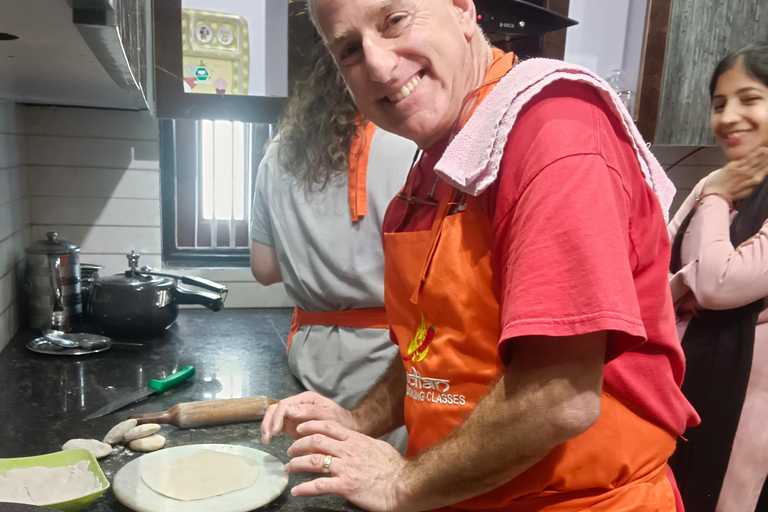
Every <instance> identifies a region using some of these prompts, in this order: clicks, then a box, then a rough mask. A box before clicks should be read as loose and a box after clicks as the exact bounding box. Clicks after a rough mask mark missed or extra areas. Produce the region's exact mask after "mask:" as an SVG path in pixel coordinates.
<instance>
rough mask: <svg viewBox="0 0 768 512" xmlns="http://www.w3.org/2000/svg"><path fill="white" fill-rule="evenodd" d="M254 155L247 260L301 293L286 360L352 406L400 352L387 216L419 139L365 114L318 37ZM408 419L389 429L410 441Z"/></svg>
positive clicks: (262, 277)
mask: <svg viewBox="0 0 768 512" xmlns="http://www.w3.org/2000/svg"><path fill="white" fill-rule="evenodd" d="M277 133H278V135H277V137H275V138H274V139H273V140H272V141H271V142H270V143H269V144H268V147H267V149H266V154H265V156H264V158H263V160H262V162H261V165H260V166H259V171H258V174H257V177H256V186H255V192H254V199H253V210H252V211H253V216H252V221H251V238H252V246H251V269H252V272H253V275H254V277H256V279H257V280H258V281H259V282H260V283H261V284H264V285H269V284H273V283H276V282H280V281H282V282H283V284H284V285H285V290H286V292H287V294H288V296H289V297H290V298H291V299H292V300H293V301H294V303H295V304H296V308H295V310H294V318H293V325H292V327H291V332H290V335H289V338H288V342H287V345H288V347H287V350H288V362H289V365H290V367H291V370H292V372H293V373H294V375H295V376H296V377H297V378H298V379H299V380H300V381H301V383H302V384H303V385H304V387H306V388H307V389H308V390H311V391H315V392H317V393H320V394H321V395H323V396H325V397H327V398H330V399H332V400H334V401H335V402H337V403H339V404H342V405H344V406H347V407H348V406H351V405H354V403H355V402H356V401H357V400H358V399H359V398H360V396H362V394H363V393H364V392H365V391H366V390H367V389H368V388H369V387H370V386H372V385H373V384H374V383H375V382H376V379H377V378H378V377H379V376H380V375H381V374H382V373H383V372H384V370H385V368H386V366H387V364H388V363H389V361H391V360H392V358H393V357H394V356H395V354H396V353H397V346H396V345H395V344H393V343H392V341H390V339H389V331H388V328H389V323H388V322H387V317H386V313H385V311H384V308H383V305H384V254H383V249H382V241H381V240H382V239H381V237H382V232H381V226H382V219H383V217H384V211H385V209H386V207H387V204H388V203H389V201H390V200H391V199H392V197H394V196H395V194H396V193H397V191H398V190H399V189H400V187H401V186H402V185H403V183H404V181H405V176H406V172H407V170H408V165H409V164H410V162H411V160H412V159H413V156H414V153H415V151H416V146H415V144H413V143H412V142H410V141H407V140H406V139H403V138H401V137H398V136H396V135H392V134H390V133H387V132H385V131H383V130H381V129H379V128H377V127H376V126H374V125H373V124H372V123H370V122H368V121H366V120H364V119H363V118H362V117H361V116H360V115H359V114H358V112H357V109H356V108H355V105H354V103H353V102H352V100H351V98H350V97H349V93H348V92H347V89H346V86H345V85H344V82H343V80H342V79H341V77H340V76H339V74H338V71H337V70H336V67H335V65H334V63H333V58H332V57H331V56H330V55H329V54H328V53H327V52H326V51H325V48H324V47H323V46H322V44H318V48H317V50H316V56H315V64H314V66H313V67H312V69H311V72H310V73H309V76H308V77H307V78H306V79H305V80H304V81H301V82H299V83H297V84H296V85H295V86H294V88H293V90H292V93H291V95H290V97H289V98H288V102H287V106H286V110H285V114H284V116H283V118H282V119H281V121H280V123H279V126H278V131H277ZM406 438H407V435H406V433H405V430H404V429H400V430H399V431H396V432H394V433H392V434H391V435H390V436H389V437H387V438H386V440H387V441H389V442H390V443H391V444H392V445H393V446H394V447H395V448H398V449H400V450H401V451H402V450H404V448H405V442H406Z"/></svg>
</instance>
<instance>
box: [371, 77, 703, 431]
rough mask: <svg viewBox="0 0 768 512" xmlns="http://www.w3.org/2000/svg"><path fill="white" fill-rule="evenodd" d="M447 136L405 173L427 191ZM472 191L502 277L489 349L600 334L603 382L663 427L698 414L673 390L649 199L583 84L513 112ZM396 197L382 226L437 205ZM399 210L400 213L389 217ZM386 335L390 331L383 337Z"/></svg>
mask: <svg viewBox="0 0 768 512" xmlns="http://www.w3.org/2000/svg"><path fill="white" fill-rule="evenodd" d="M444 149H445V142H442V143H439V144H436V145H435V146H433V147H432V148H430V149H429V150H428V151H426V152H425V154H424V155H423V157H422V159H421V160H420V162H419V163H418V164H417V165H416V167H415V168H414V170H413V173H412V174H413V176H411V179H412V180H413V183H414V184H415V186H414V194H413V195H415V196H419V197H426V196H427V194H428V193H429V192H430V190H431V189H432V187H433V185H434V183H435V179H436V178H437V175H436V174H435V173H434V171H433V168H434V165H435V163H436V162H437V161H438V160H439V158H440V156H441V155H442V153H443V151H444ZM481 199H482V201H483V204H484V205H485V207H486V211H487V213H488V215H489V218H490V219H491V220H492V224H493V245H492V261H493V270H494V274H495V275H496V276H498V277H499V279H500V281H501V283H500V284H501V286H500V289H501V296H500V302H501V327H502V335H501V339H500V340H499V353H500V354H501V355H502V357H503V355H504V353H505V346H506V344H507V343H508V342H510V340H512V341H511V342H512V343H514V340H513V339H514V338H516V337H519V336H554V337H563V336H574V335H579V334H587V333H591V332H599V331H608V332H609V338H608V339H609V341H608V346H607V353H606V364H605V368H604V382H605V384H606V385H607V387H608V388H610V389H611V391H612V392H613V393H614V394H616V395H618V396H621V397H623V398H625V399H628V400H630V401H632V402H634V403H635V404H637V405H639V406H640V407H641V408H642V409H644V410H645V411H647V412H648V413H649V414H650V415H651V416H652V417H653V418H655V419H656V420H657V421H658V422H660V423H661V424H662V425H664V426H665V427H666V428H667V429H668V430H669V431H670V432H672V433H675V434H682V433H683V432H684V431H685V428H686V426H689V425H694V424H696V423H698V416H697V415H696V413H695V411H694V410H693V408H692V407H691V405H690V404H689V403H688V401H687V400H686V399H685V397H684V396H683V394H682V392H681V391H680V384H681V383H682V380H683V373H684V371H685V359H684V356H683V351H682V348H681V346H680V342H679V340H678V336H677V331H676V329H675V318H674V311H673V308H672V297H671V294H670V291H669V285H668V281H667V269H668V267H669V257H670V247H669V240H668V238H667V231H666V226H665V225H664V220H663V216H662V212H661V207H660V206H659V202H658V200H657V198H656V196H655V195H654V193H653V191H652V190H651V188H650V187H649V186H648V185H647V184H646V182H645V179H644V178H643V175H642V173H641V170H640V166H639V164H638V163H637V159H636V157H635V154H634V150H633V149H632V146H631V143H630V141H629V139H628V137H627V136H626V135H625V134H624V132H623V128H622V127H621V125H620V122H619V121H618V119H617V118H616V116H615V115H613V114H612V113H611V112H610V110H608V107H607V106H606V105H605V103H604V102H603V100H602V99H601V98H600V97H599V96H598V94H597V92H596V91H594V90H593V89H592V88H591V87H590V86H588V85H584V84H576V83H571V82H568V83H565V82H558V83H555V84H552V85H550V86H548V87H546V88H545V89H544V90H543V91H542V92H541V93H540V94H539V95H538V96H536V97H535V98H534V99H533V100H532V101H531V102H530V103H529V104H528V105H527V106H526V107H525V108H524V109H523V110H522V112H521V113H520V115H519V117H518V119H517V121H516V123H515V125H514V127H513V129H512V133H511V134H510V137H509V139H508V142H507V145H506V148H505V153H504V157H503V158H502V161H501V170H500V173H499V177H498V179H497V180H496V182H495V183H494V184H493V185H492V186H491V187H490V188H489V189H488V190H486V191H485V192H484V193H483V194H482V195H481ZM404 208H405V202H403V201H400V200H397V199H395V200H394V201H393V202H392V203H391V204H390V206H389V208H388V210H387V214H386V216H385V218H384V231H385V232H402V231H421V230H427V229H429V228H430V227H431V224H432V221H433V219H434V216H435V212H436V208H435V207H430V206H419V205H413V206H411V207H410V209H409V212H408V215H407V216H405V218H404ZM400 219H403V220H402V222H399V221H400ZM393 337H394V335H393Z"/></svg>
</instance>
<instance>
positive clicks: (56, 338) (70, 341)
mask: <svg viewBox="0 0 768 512" xmlns="http://www.w3.org/2000/svg"><path fill="white" fill-rule="evenodd" d="M43 337H44V338H46V339H47V340H48V341H50V342H51V343H53V344H55V345H58V346H60V347H64V348H82V349H85V350H93V349H95V348H101V347H107V348H111V347H112V346H113V345H117V346H119V347H132V348H143V347H144V345H143V344H142V343H125V342H122V341H112V340H111V339H110V338H107V337H106V336H99V335H98V334H88V333H83V332H75V333H67V332H62V331H52V330H50V329H46V330H45V331H43Z"/></svg>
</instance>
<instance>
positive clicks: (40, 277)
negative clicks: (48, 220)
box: [25, 231, 83, 332]
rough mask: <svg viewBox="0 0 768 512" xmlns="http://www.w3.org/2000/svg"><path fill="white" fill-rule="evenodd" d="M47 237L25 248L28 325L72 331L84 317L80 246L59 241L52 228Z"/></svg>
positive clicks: (35, 328)
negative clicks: (81, 291) (81, 293)
mask: <svg viewBox="0 0 768 512" xmlns="http://www.w3.org/2000/svg"><path fill="white" fill-rule="evenodd" d="M46 237H47V240H41V241H39V242H35V243H33V244H32V245H30V246H29V247H27V248H26V249H25V251H26V253H27V271H26V276H25V289H26V292H27V300H28V305H29V328H30V329H32V330H34V331H43V330H45V329H55V330H59V331H65V332H72V331H74V330H76V329H77V328H78V327H79V326H80V324H81V322H82V317H83V305H82V298H81V296H80V254H79V253H80V248H79V247H77V246H76V245H74V244H72V243H70V242H67V241H66V240H58V238H57V237H58V235H57V234H56V233H54V232H52V231H51V232H48V233H46Z"/></svg>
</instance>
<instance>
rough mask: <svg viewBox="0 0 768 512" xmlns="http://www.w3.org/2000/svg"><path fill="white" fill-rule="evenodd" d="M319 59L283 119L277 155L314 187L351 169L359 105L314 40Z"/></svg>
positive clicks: (295, 90) (293, 95)
mask: <svg viewBox="0 0 768 512" xmlns="http://www.w3.org/2000/svg"><path fill="white" fill-rule="evenodd" d="M313 55H314V58H313V62H314V63H315V64H314V65H313V66H312V68H311V70H310V73H309V76H307V78H306V79H304V80H300V81H297V82H296V83H295V84H294V86H293V90H292V92H291V94H290V96H289V98H288V102H287V104H286V107H285V113H284V115H283V117H282V119H280V123H279V125H278V133H279V135H280V143H279V144H278V150H277V151H278V159H279V160H280V163H281V164H282V166H283V167H284V168H285V169H286V170H287V171H288V172H290V173H291V174H293V175H294V176H295V177H296V179H297V180H298V181H299V182H301V183H303V184H304V185H305V186H307V188H308V189H310V190H312V189H313V188H314V186H318V190H322V189H324V188H325V186H326V185H328V183H330V181H331V180H332V179H333V178H334V177H335V176H336V175H339V174H343V173H346V172H348V171H349V149H350V146H351V143H352V136H353V135H354V134H355V133H356V131H357V108H356V107H355V104H354V102H353V101H352V97H351V96H350V95H349V92H348V91H347V87H346V85H345V84H344V80H343V79H342V78H341V75H340V74H339V72H338V70H337V68H336V63H335V62H334V61H333V56H331V54H330V53H328V51H327V50H326V49H325V46H323V43H322V41H317V42H316V43H315V48H314V50H313Z"/></svg>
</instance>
